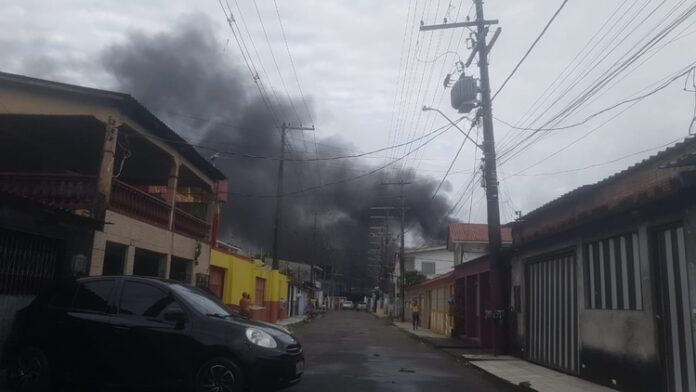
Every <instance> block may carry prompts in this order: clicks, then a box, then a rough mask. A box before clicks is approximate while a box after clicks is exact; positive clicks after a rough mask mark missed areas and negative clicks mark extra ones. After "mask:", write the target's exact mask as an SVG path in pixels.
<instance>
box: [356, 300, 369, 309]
mask: <svg viewBox="0 0 696 392" xmlns="http://www.w3.org/2000/svg"><path fill="white" fill-rule="evenodd" d="M357 309H358V310H362V311H367V303H365V302H358V307H357Z"/></svg>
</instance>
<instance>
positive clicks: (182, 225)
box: [174, 208, 210, 240]
mask: <svg viewBox="0 0 696 392" xmlns="http://www.w3.org/2000/svg"><path fill="white" fill-rule="evenodd" d="M174 231H176V232H177V233H179V234H183V235H186V236H189V237H193V238H195V239H199V240H207V239H208V234H209V233H210V225H209V224H208V223H207V222H206V221H204V220H202V219H199V218H196V217H195V216H193V215H191V214H189V213H186V212H184V211H182V210H180V209H178V208H175V209H174Z"/></svg>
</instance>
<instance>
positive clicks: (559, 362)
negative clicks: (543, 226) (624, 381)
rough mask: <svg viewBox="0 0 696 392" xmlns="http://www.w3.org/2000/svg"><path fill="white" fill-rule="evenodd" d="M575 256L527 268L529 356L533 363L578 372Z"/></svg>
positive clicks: (549, 259)
mask: <svg viewBox="0 0 696 392" xmlns="http://www.w3.org/2000/svg"><path fill="white" fill-rule="evenodd" d="M575 274H576V272H575V254H574V253H564V254H557V255H553V256H549V257H544V258H540V259H535V260H531V261H530V262H528V263H527V264H526V287H527V296H526V301H527V304H526V305H527V306H526V309H527V312H526V314H527V355H528V358H529V360H531V361H534V362H538V363H540V364H542V365H545V366H549V367H552V368H556V369H559V370H562V371H564V372H567V373H577V371H578V350H577V298H576V289H577V287H576V286H577V283H576V280H575Z"/></svg>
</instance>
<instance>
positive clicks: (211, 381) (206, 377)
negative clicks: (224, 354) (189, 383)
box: [196, 358, 244, 392]
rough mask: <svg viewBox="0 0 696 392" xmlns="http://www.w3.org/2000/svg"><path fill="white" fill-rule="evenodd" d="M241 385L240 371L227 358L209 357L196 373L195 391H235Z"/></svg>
mask: <svg viewBox="0 0 696 392" xmlns="http://www.w3.org/2000/svg"><path fill="white" fill-rule="evenodd" d="M243 386H244V380H243V378H242V372H241V371H240V370H239V367H237V365H235V364H234V362H232V361H230V360H229V359H227V358H214V359H211V360H210V361H208V362H206V363H204V364H203V366H201V368H200V369H199V370H198V374H197V375H196V392H237V391H241V390H242V388H243Z"/></svg>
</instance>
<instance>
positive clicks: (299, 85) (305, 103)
mask: <svg viewBox="0 0 696 392" xmlns="http://www.w3.org/2000/svg"><path fill="white" fill-rule="evenodd" d="M273 5H275V10H276V15H278V23H279V24H280V32H281V33H282V35H283V41H285V49H287V51H288V57H289V58H290V65H291V66H292V72H293V74H294V75H295V82H297V89H298V90H299V92H300V97H301V98H302V103H303V104H304V108H305V111H306V112H307V116H308V117H309V120H310V121H311V122H312V124H314V119H313V118H312V111H311V110H309V105H307V100H306V99H305V96H304V92H303V91H302V85H301V84H300V78H299V77H298V76H297V68H295V61H294V60H293V58H292V54H291V53H290V46H289V45H288V39H287V37H286V35H285V27H284V26H283V19H282V18H281V17H280V10H279V9H278V2H277V1H276V0H273Z"/></svg>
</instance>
